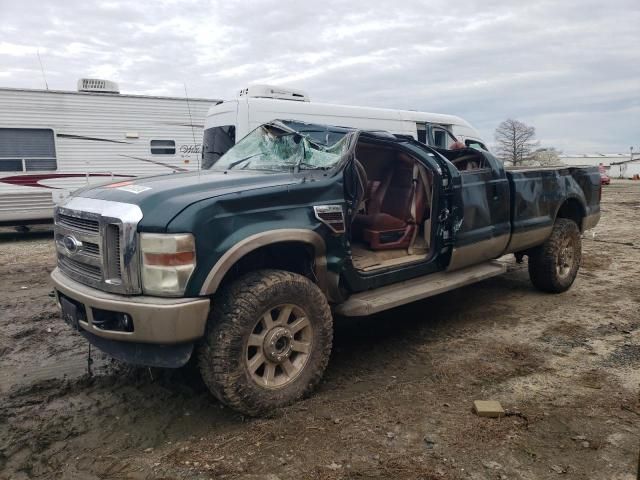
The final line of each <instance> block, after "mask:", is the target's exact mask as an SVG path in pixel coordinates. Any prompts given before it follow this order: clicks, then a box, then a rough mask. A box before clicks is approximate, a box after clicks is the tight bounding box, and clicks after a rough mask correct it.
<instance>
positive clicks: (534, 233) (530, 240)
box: [504, 225, 553, 253]
mask: <svg viewBox="0 0 640 480" xmlns="http://www.w3.org/2000/svg"><path fill="white" fill-rule="evenodd" d="M551 230H553V225H549V226H546V227H541V228H535V229H533V230H527V231H525V232H518V233H514V234H513V235H511V241H510V242H509V245H508V246H507V250H506V251H505V252H504V253H513V252H519V251H521V250H525V249H527V248H531V247H535V246H538V245H541V244H542V243H544V241H545V240H546V239H547V238H549V235H551Z"/></svg>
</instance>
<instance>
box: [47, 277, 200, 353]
mask: <svg viewBox="0 0 640 480" xmlns="http://www.w3.org/2000/svg"><path fill="white" fill-rule="evenodd" d="M51 279H52V280H53V284H54V286H55V289H56V291H57V292H58V293H62V294H64V295H66V296H67V297H69V298H70V299H72V300H75V301H76V302H79V303H81V304H83V305H84V307H85V311H86V313H87V320H88V321H87V322H80V327H81V328H83V329H85V330H86V331H88V332H90V333H92V334H94V335H97V336H99V337H102V338H109V339H112V340H121V341H124V342H141V343H155V344H172V343H183V342H188V341H191V340H195V339H197V338H200V337H202V336H203V335H204V328H205V325H206V323H207V317H208V315H209V307H210V303H211V302H210V300H209V299H208V298H175V299H174V298H157V297H147V296H135V297H127V296H124V295H115V294H112V293H107V292H103V291H101V290H96V289H95V288H91V287H87V286H86V285H83V284H81V283H78V282H76V281H74V280H71V279H70V278H69V277H67V276H66V275H64V274H63V273H62V272H60V270H59V269H57V268H56V269H55V270H54V271H53V272H51ZM92 308H100V309H102V310H110V311H114V312H122V313H127V314H129V315H130V316H131V318H132V319H133V327H134V331H133V332H118V331H112V330H101V329H99V328H97V327H95V326H94V325H93V311H92Z"/></svg>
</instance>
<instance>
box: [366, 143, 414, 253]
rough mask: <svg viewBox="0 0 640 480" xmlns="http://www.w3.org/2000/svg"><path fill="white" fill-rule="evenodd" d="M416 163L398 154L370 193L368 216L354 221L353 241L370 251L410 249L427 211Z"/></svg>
mask: <svg viewBox="0 0 640 480" xmlns="http://www.w3.org/2000/svg"><path fill="white" fill-rule="evenodd" d="M414 164H415V160H414V159H412V158H411V157H410V156H409V155H407V154H405V153H399V154H398V156H397V159H396V161H395V162H394V164H393V165H391V167H390V170H389V171H388V172H387V175H386V176H385V177H384V178H383V180H382V181H381V182H380V185H379V186H377V188H375V189H373V191H371V194H370V195H371V196H370V197H369V201H368V208H367V213H366V214H358V215H356V216H355V218H354V221H353V233H354V238H361V239H362V240H363V241H364V242H365V243H367V244H368V245H369V248H371V250H389V249H394V248H408V247H409V245H410V244H411V240H412V239H413V236H414V232H415V230H416V228H418V227H417V225H419V224H420V222H421V221H422V218H423V216H424V210H425V190H424V186H423V185H422V183H421V180H420V176H419V175H416V177H417V178H416V179H415V180H414V178H413V177H414Z"/></svg>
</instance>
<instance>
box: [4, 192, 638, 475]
mask: <svg viewBox="0 0 640 480" xmlns="http://www.w3.org/2000/svg"><path fill="white" fill-rule="evenodd" d="M602 210H603V216H602V220H601V222H600V224H599V225H598V226H597V227H596V229H595V230H593V231H591V232H588V233H587V234H586V235H585V236H584V239H583V249H584V256H583V263H582V267H581V269H580V273H579V275H578V279H577V281H576V283H575V284H574V286H573V288H571V290H569V291H568V292H566V293H564V294H561V295H549V294H543V293H540V292H537V291H536V290H534V289H533V288H532V286H531V284H530V283H529V280H528V276H527V271H526V265H516V264H514V263H513V261H512V260H509V261H510V262H511V266H510V267H511V268H510V271H509V272H508V273H507V274H506V275H504V276H502V277H498V278H494V279H491V280H487V281H484V282H482V283H479V284H476V285H473V286H470V287H467V288H464V289H461V290H458V291H454V292H450V293H447V294H444V295H441V296H439V297H436V298H432V299H429V300H427V301H422V302H419V303H415V304H413V305H410V306H406V307H403V308H397V309H395V310H392V311H389V312H386V313H384V314H379V315H376V316H372V317H368V318H363V319H358V320H350V319H343V318H337V319H336V335H335V347H334V352H333V355H332V358H331V362H330V364H329V367H328V371H327V373H326V376H325V380H324V381H323V383H322V384H321V386H320V388H319V390H318V391H317V392H316V394H315V395H313V396H312V397H311V398H310V399H308V400H306V401H303V402H300V403H298V404H296V405H294V406H292V407H290V408H287V409H284V410H282V411H279V412H277V413H276V414H274V415H273V416H272V417H270V418H263V419H249V418H243V417H242V416H240V415H238V414H236V413H234V412H233V411H231V410H229V409H227V408H225V407H223V406H221V405H220V404H218V403H217V402H216V401H215V400H214V399H213V398H212V397H211V396H210V395H209V394H208V392H207V391H206V389H205V387H204V385H203V384H202V382H201V380H200V379H199V378H198V376H197V374H196V373H195V371H194V369H193V368H189V367H186V368H183V369H180V370H165V371H163V370H159V369H143V368H131V367H127V366H125V365H122V364H118V363H116V362H114V361H110V360H109V359H107V358H105V357H104V356H102V355H101V354H100V353H99V352H95V351H94V352H92V357H93V360H94V362H93V364H92V370H93V375H92V376H90V375H89V374H88V373H87V358H88V346H87V344H86V343H85V341H84V340H83V339H82V338H81V337H79V336H78V335H77V334H74V333H73V332H71V331H70V329H69V328H67V326H66V325H65V324H63V322H62V321H61V320H60V318H59V316H58V312H57V310H56V306H55V305H54V300H53V298H52V297H51V295H50V292H51V284H50V282H49V278H48V273H49V272H50V271H51V270H52V268H53V266H54V254H53V247H52V241H51V235H50V233H47V232H36V233H31V234H29V235H24V234H23V235H17V234H12V233H8V231H5V232H4V233H0V237H1V238H0V291H1V292H2V293H1V294H0V478H1V479H9V478H11V479H24V478H65V479H66V478H70V479H105V478H134V479H147V478H160V479H172V478H193V479H219V478H220V479H245V480H250V479H252V480H258V479H264V480H267V479H270V480H276V479H281V480H284V479H302V478H312V479H336V480H337V479H424V480H434V479H477V480H479V479H536V480H537V479H547V478H559V479H561V478H571V479H590V480H593V479H607V480H614V479H635V478H636V473H635V472H636V468H637V464H638V449H639V444H640V399H639V396H638V392H639V387H640V314H639V313H638V312H639V309H640V280H639V279H640V221H639V219H640V182H631V181H627V182H623V181H614V183H613V184H612V185H611V186H608V187H605V189H604V196H603V202H602ZM477 399H485V400H489V399H492V400H499V401H500V402H501V403H502V405H503V406H504V407H505V408H506V409H507V410H508V416H506V417H504V418H501V419H488V418H479V417H477V416H475V415H474V414H473V413H472V412H471V406H472V402H473V400H477Z"/></svg>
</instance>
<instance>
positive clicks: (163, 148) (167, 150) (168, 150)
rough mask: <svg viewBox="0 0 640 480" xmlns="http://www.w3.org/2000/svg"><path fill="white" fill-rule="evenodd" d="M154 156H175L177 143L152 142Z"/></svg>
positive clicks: (171, 141)
mask: <svg viewBox="0 0 640 480" xmlns="http://www.w3.org/2000/svg"><path fill="white" fill-rule="evenodd" d="M151 154H152V155H175V154H176V142H175V141H174V140H151Z"/></svg>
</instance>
